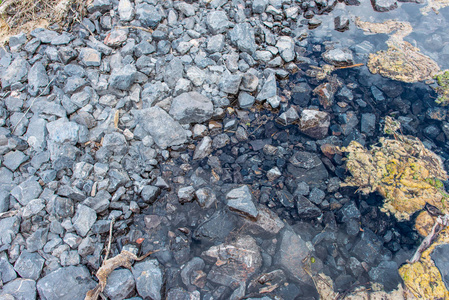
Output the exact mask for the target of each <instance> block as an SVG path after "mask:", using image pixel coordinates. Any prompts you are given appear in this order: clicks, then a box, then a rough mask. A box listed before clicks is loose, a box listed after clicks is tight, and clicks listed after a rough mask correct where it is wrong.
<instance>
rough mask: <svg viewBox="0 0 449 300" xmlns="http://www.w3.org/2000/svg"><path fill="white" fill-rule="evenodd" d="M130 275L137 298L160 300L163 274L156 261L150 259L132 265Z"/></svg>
mask: <svg viewBox="0 0 449 300" xmlns="http://www.w3.org/2000/svg"><path fill="white" fill-rule="evenodd" d="M132 273H133V276H134V280H135V282H136V288H137V292H138V293H139V296H141V297H142V298H150V299H154V300H161V288H162V277H163V274H162V271H161V269H160V267H159V262H158V261H157V260H155V259H151V260H146V261H143V262H138V263H136V264H134V266H133V267H132Z"/></svg>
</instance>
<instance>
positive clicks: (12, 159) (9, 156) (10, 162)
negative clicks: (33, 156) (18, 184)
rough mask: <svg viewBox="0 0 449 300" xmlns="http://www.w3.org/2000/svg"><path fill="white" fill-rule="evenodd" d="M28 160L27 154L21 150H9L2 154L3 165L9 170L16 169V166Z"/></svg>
mask: <svg viewBox="0 0 449 300" xmlns="http://www.w3.org/2000/svg"><path fill="white" fill-rule="evenodd" d="M27 160H28V156H26V155H25V154H23V152H21V151H11V152H8V153H6V154H5V156H3V165H4V166H5V167H7V168H8V169H10V170H11V171H13V172H14V171H15V170H17V168H18V167H19V166H20V165H21V164H23V163H24V162H26V161H27Z"/></svg>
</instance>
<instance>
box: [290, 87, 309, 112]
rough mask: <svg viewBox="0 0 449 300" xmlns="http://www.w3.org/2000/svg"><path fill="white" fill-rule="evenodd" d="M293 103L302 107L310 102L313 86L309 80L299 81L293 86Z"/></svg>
mask: <svg viewBox="0 0 449 300" xmlns="http://www.w3.org/2000/svg"><path fill="white" fill-rule="evenodd" d="M292 93H293V94H292V98H293V103H294V104H296V105H299V106H301V107H306V106H307V105H308V104H309V101H310V98H311V94H312V88H311V87H310V86H309V85H308V84H307V82H299V83H298V84H295V85H294V86H293V87H292Z"/></svg>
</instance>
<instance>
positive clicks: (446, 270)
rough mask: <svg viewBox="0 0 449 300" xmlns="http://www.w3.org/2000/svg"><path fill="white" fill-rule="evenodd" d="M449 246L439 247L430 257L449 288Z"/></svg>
mask: <svg viewBox="0 0 449 300" xmlns="http://www.w3.org/2000/svg"><path fill="white" fill-rule="evenodd" d="M448 254H449V244H443V245H438V246H436V247H435V249H434V250H433V252H432V254H431V255H430V256H431V258H432V260H433V261H434V263H435V266H436V267H437V268H438V270H439V271H440V274H441V278H442V279H443V282H444V284H445V286H446V289H447V288H449V256H448Z"/></svg>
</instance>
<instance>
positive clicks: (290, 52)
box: [276, 36, 296, 62]
mask: <svg viewBox="0 0 449 300" xmlns="http://www.w3.org/2000/svg"><path fill="white" fill-rule="evenodd" d="M276 47H277V48H278V49H279V54H280V55H281V57H282V59H283V60H284V61H285V62H291V61H293V60H294V59H295V56H296V54H295V42H294V41H293V39H292V38H291V37H289V36H281V37H279V40H278V41H277V43H276Z"/></svg>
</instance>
